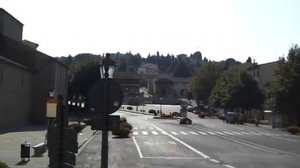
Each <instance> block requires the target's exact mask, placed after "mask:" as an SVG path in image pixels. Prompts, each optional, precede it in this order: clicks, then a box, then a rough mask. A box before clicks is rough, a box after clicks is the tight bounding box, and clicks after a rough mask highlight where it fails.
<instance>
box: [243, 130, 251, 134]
mask: <svg viewBox="0 0 300 168" xmlns="http://www.w3.org/2000/svg"><path fill="white" fill-rule="evenodd" d="M241 133H242V134H245V135H251V134H249V133H248V132H244V131H242V132H241Z"/></svg>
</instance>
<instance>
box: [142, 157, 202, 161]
mask: <svg viewBox="0 0 300 168" xmlns="http://www.w3.org/2000/svg"><path fill="white" fill-rule="evenodd" d="M144 158H145V159H168V160H173V159H174V160H178V159H186V160H195V159H204V158H201V157H181V156H146V157H144Z"/></svg>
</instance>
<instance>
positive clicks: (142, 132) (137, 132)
mask: <svg viewBox="0 0 300 168" xmlns="http://www.w3.org/2000/svg"><path fill="white" fill-rule="evenodd" d="M167 134H170V135H194V136H197V135H198V136H199V135H200V136H205V135H206V136H207V135H212V136H217V135H223V136H225V135H231V136H233V135H238V136H240V135H245V136H251V135H255V136H279V135H278V134H271V133H266V132H253V131H249V132H246V131H212V130H210V131H181V130H180V131H179V130H172V131H159V130H156V129H155V128H153V127H148V128H147V127H140V128H138V127H134V128H133V130H132V135H134V136H149V135H167Z"/></svg>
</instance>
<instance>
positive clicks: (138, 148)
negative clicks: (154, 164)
mask: <svg viewBox="0 0 300 168" xmlns="http://www.w3.org/2000/svg"><path fill="white" fill-rule="evenodd" d="M132 140H133V142H134V144H135V147H136V149H137V151H138V153H139V155H140V158H141V159H142V158H144V156H143V154H142V151H141V149H140V147H139V145H138V144H137V142H136V140H135V138H134V136H132Z"/></svg>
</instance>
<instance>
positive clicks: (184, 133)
mask: <svg viewBox="0 0 300 168" xmlns="http://www.w3.org/2000/svg"><path fill="white" fill-rule="evenodd" d="M179 132H180V133H181V134H183V135H187V133H186V132H184V131H179Z"/></svg>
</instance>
